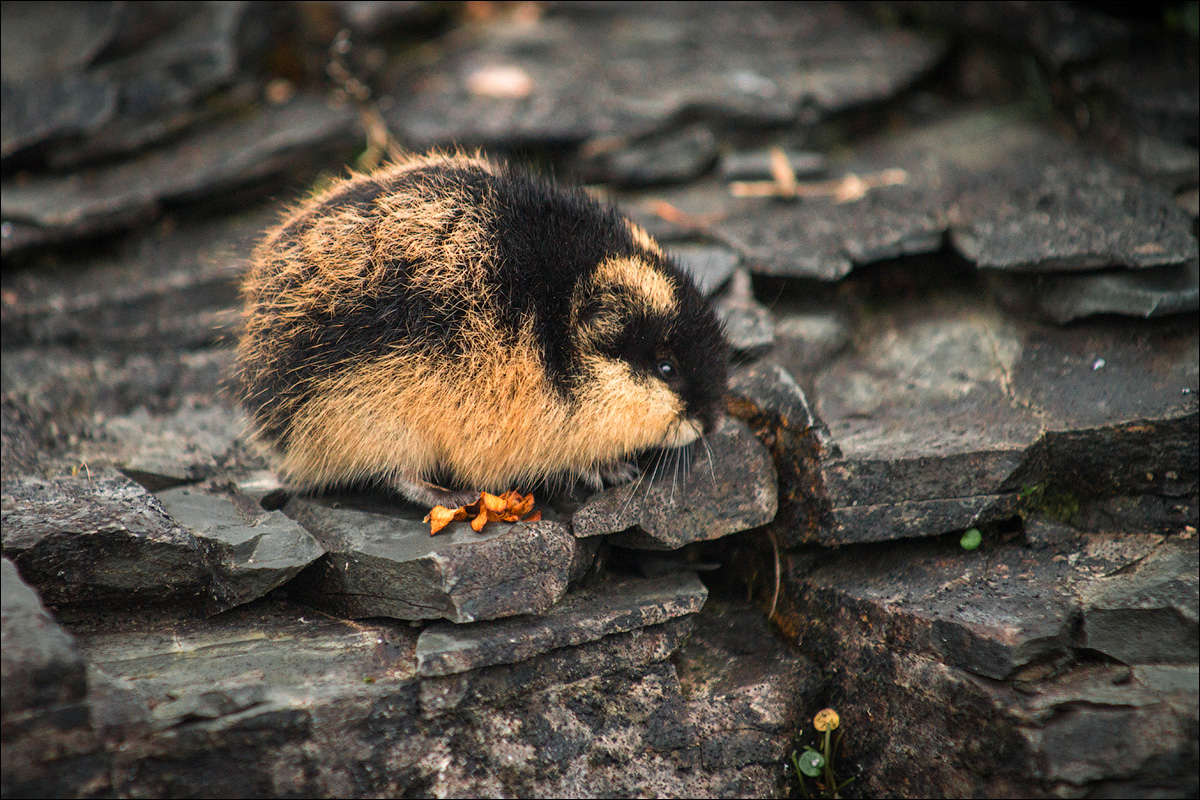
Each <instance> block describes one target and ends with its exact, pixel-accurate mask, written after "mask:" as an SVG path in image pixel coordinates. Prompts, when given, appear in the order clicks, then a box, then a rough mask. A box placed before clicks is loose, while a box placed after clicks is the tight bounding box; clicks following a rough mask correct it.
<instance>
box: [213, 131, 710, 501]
mask: <svg viewBox="0 0 1200 800" xmlns="http://www.w3.org/2000/svg"><path fill="white" fill-rule="evenodd" d="M242 294H243V301H244V329H243V333H242V337H241V341H240V343H239V346H238V351H237V362H238V382H239V385H240V400H241V402H242V404H243V406H244V407H245V408H246V409H247V411H248V413H249V416H250V418H251V425H252V428H253V431H252V432H253V437H254V439H255V440H256V441H257V442H259V443H260V444H262V445H264V446H265V447H266V448H267V450H268V451H270V452H271V453H272V455H273V456H274V458H275V460H276V465H277V467H278V469H279V471H280V473H281V477H282V478H283V479H284V480H285V481H286V482H288V483H289V484H291V485H292V486H293V487H295V488H298V489H302V490H320V489H328V488H334V487H339V486H346V485H362V484H363V483H369V484H377V485H382V486H384V487H390V488H391V489H393V490H395V491H397V492H399V493H400V494H402V495H403V496H405V497H407V498H408V499H410V500H412V501H415V502H417V503H421V504H426V505H434V504H442V505H447V506H451V505H461V504H463V503H466V502H469V501H470V500H472V499H474V498H476V497H478V492H479V491H480V490H486V491H489V492H493V493H499V492H502V491H506V490H508V489H511V488H518V487H520V488H524V489H532V487H534V486H535V485H539V484H541V485H557V486H560V487H561V486H562V485H563V484H564V483H570V485H574V482H575V480H576V479H583V480H584V481H585V482H586V483H587V484H588V485H589V486H591V487H593V488H601V487H602V485H603V483H604V482H605V481H607V482H609V483H617V482H621V481H623V480H628V479H630V478H631V477H632V476H633V475H635V474H636V468H634V467H633V466H632V462H631V461H630V459H633V458H636V456H637V455H638V454H639V453H642V452H645V451H647V450H650V449H654V448H678V447H682V446H685V445H689V444H690V443H691V442H693V441H694V440H695V439H697V438H698V437H700V436H702V435H703V434H706V433H708V432H711V431H712V430H714V429H715V428H716V427H717V425H718V424H719V423H720V421H721V418H722V409H723V403H724V394H725V387H726V371H727V362H728V353H729V348H728V345H727V344H726V341H725V338H724V334H723V332H722V328H721V325H720V323H719V322H718V320H717V318H716V316H715V315H714V313H713V311H712V310H711V308H710V307H709V304H708V303H707V301H706V300H705V298H704V296H703V295H702V294H701V293H700V292H699V290H698V289H697V288H696V286H695V285H694V283H693V282H692V280H691V278H690V277H689V276H688V275H687V273H685V272H684V271H682V270H681V269H680V268H679V267H678V265H677V264H676V263H674V262H673V261H672V259H671V258H670V257H668V256H667V255H666V253H664V251H663V250H662V248H661V247H659V245H658V244H657V243H656V242H655V241H654V240H653V239H652V238H651V237H650V236H649V235H648V234H647V232H646V231H645V230H644V229H643V228H641V227H639V226H637V225H635V224H634V223H632V222H631V221H629V220H627V219H626V218H624V217H622V216H621V215H620V214H619V213H618V212H617V211H616V209H615V208H613V207H611V206H608V205H603V204H601V203H600V202H598V201H596V200H594V199H593V198H591V197H590V196H588V195H587V194H586V193H585V192H583V191H582V190H578V189H563V188H559V187H558V186H557V185H555V184H554V183H552V182H551V181H550V180H548V179H545V178H542V177H540V176H537V175H535V174H533V173H530V172H527V171H524V170H522V169H520V168H517V167H513V166H510V165H507V164H501V163H496V162H493V161H490V160H488V159H486V158H484V157H483V156H481V155H478V154H474V155H471V154H465V153H461V152H452V153H440V152H434V153H429V154H424V155H412V156H407V157H405V158H403V159H402V160H399V161H397V162H396V163H394V164H391V165H388V166H385V167H382V168H380V169H378V170H376V171H374V172H370V173H364V174H353V175H350V176H349V177H346V178H343V179H339V180H337V181H336V182H335V183H334V184H333V185H332V186H330V187H328V188H326V189H325V190H324V191H321V192H319V193H318V194H316V195H315V196H313V197H311V198H310V199H308V200H307V201H304V202H302V203H300V204H299V205H297V206H296V207H294V208H293V209H292V210H291V211H290V212H289V213H287V214H286V216H285V217H284V218H283V220H282V222H281V223H279V224H278V225H277V226H275V227H274V228H272V229H271V230H269V231H268V232H267V233H266V235H265V237H264V239H263V240H262V241H261V243H260V244H259V245H258V246H257V247H256V248H255V250H254V254H253V257H252V263H251V267H250V269H249V271H248V273H247V276H246V279H245V282H244V284H243V289H242Z"/></svg>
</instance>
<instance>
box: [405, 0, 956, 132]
mask: <svg viewBox="0 0 1200 800" xmlns="http://www.w3.org/2000/svg"><path fill="white" fill-rule="evenodd" d="M554 12H557V13H553V12H552V13H550V14H547V15H545V16H543V17H541V18H540V19H537V20H536V21H535V22H532V23H526V24H521V23H519V22H495V23H492V24H489V25H483V26H480V28H479V29H478V30H476V31H473V32H467V33H464V35H462V36H460V37H459V38H457V39H456V40H452V41H450V42H447V47H446V49H445V51H444V52H443V53H441V54H440V55H439V57H438V58H436V59H435V60H434V61H433V63H431V64H429V65H428V66H426V67H425V69H423V70H421V71H420V72H419V73H418V74H416V75H415V76H413V78H412V80H411V82H409V83H407V84H405V85H402V86H400V87H397V90H396V91H395V92H394V96H395V97H396V104H395V107H394V109H393V110H392V111H391V112H389V114H388V120H389V122H390V123H391V125H393V126H394V128H395V129H396V130H398V131H400V132H401V136H402V138H404V139H405V140H406V141H410V142H415V143H417V144H418V145H419V146H427V145H433V144H448V143H451V142H459V143H462V144H464V145H481V146H484V147H513V146H519V145H547V144H575V143H580V142H584V141H587V140H594V139H596V138H599V137H607V136H614V135H619V136H622V137H627V138H633V137H639V136H643V135H648V134H652V133H656V132H660V131H662V130H665V129H666V128H667V127H669V126H670V125H672V124H674V123H675V121H676V120H678V119H680V118H681V117H685V116H686V117H690V118H692V119H698V120H699V121H703V122H708V121H721V122H724V121H726V120H729V121H736V122H737V123H738V124H739V125H741V126H743V127H762V126H767V125H781V124H788V123H791V122H795V121H797V120H798V119H799V120H800V121H803V122H805V123H811V122H816V121H817V120H819V119H821V118H823V117H825V116H827V115H829V114H833V113H836V112H838V111H842V110H844V109H847V108H852V107H855V106H860V105H863V104H866V103H870V102H873V101H878V100H882V99H884V98H887V97H890V96H891V95H893V94H895V93H896V92H898V91H900V90H901V89H902V88H903V87H905V86H907V85H909V84H910V83H911V82H912V81H914V80H915V79H916V78H917V77H919V76H920V75H921V74H923V73H925V72H926V71H927V70H929V69H930V68H931V67H932V66H933V64H934V63H935V62H936V61H937V60H938V59H939V57H940V55H941V52H942V50H941V48H940V47H939V46H938V45H937V44H935V43H933V42H931V41H928V40H925V39H922V38H919V37H917V36H915V35H913V34H911V33H909V32H907V31H902V30H896V29H891V30H889V29H883V28H881V27H879V26H877V25H875V24H873V23H872V22H871V21H869V20H868V19H867V18H866V17H865V16H859V15H858V14H856V13H854V12H853V11H850V10H848V9H846V8H845V7H843V6H837V5H828V6H773V5H767V4H763V5H755V6H753V7H747V6H742V5H738V4H728V5H727V4H717V3H710V4H707V5H705V6H703V7H697V8H689V9H687V10H686V11H685V10H683V9H682V8H675V7H672V6H653V7H650V6H646V7H639V8H635V9H629V8H626V7H620V8H617V7H614V8H609V9H605V10H604V11H602V12H600V13H593V12H592V11H590V10H582V9H580V10H578V11H577V10H575V9H573V8H572V7H570V6H566V5H564V6H560V7H558V8H556V9H554ZM845 53H856V54H857V56H858V57H857V58H855V59H853V60H851V61H847V60H846V59H845V58H844V57H843V54H845ZM505 70H507V72H504V73H503V74H514V75H520V76H521V78H520V80H519V81H518V82H510V84H511V85H510V84H505V85H504V87H503V90H500V89H496V88H494V87H493V88H489V87H492V84H488V83H485V82H483V81H480V80H479V79H478V76H480V75H487V74H501V72H502V71H505Z"/></svg>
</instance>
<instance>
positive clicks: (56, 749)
mask: <svg viewBox="0 0 1200 800" xmlns="http://www.w3.org/2000/svg"><path fill="white" fill-rule="evenodd" d="M0 583H2V585H3V591H2V592H0V597H2V603H0V641H2V643H3V646H2V647H0V674H2V676H3V683H2V690H0V701H2V703H0V729H2V731H3V737H0V753H2V755H3V758H2V759H0V764H2V766H0V785H2V786H3V791H4V795H5V796H6V797H17V796H49V795H54V796H59V797H61V796H65V795H67V794H75V793H77V792H78V791H79V787H82V786H85V785H87V784H89V783H91V782H93V781H96V780H97V779H99V780H103V775H104V771H105V768H106V766H107V765H106V763H105V759H104V758H103V754H102V752H100V743H99V742H98V741H97V740H96V737H94V736H93V735H92V733H91V730H90V725H89V723H88V708H87V706H86V704H85V702H84V698H85V694H86V692H87V682H86V678H85V669H84V662H83V658H82V656H81V655H80V652H79V648H78V646H77V644H76V642H75V639H74V637H72V636H71V635H70V634H69V633H67V632H66V631H65V630H63V629H62V628H61V627H60V626H59V625H58V623H57V622H55V621H54V619H53V618H52V617H51V616H50V615H49V614H48V613H47V612H46V609H45V608H44V607H43V606H42V603H41V600H40V599H39V598H38V596H37V593H36V592H35V591H34V590H33V589H32V588H31V587H30V586H29V585H28V584H26V583H25V582H24V581H23V580H21V576H20V575H19V574H18V573H17V570H16V567H15V566H13V563H12V562H11V561H9V560H8V559H7V558H5V559H4V560H3V562H2V563H0Z"/></svg>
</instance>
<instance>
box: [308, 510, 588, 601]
mask: <svg viewBox="0 0 1200 800" xmlns="http://www.w3.org/2000/svg"><path fill="white" fill-rule="evenodd" d="M284 512H285V513H286V514H288V515H289V516H290V517H292V518H293V519H295V520H296V521H297V522H299V523H300V524H301V525H303V526H304V527H305V528H307V529H308V530H309V531H310V532H312V534H313V535H314V536H315V537H316V538H317V540H318V541H319V542H321V544H322V546H323V547H324V548H325V550H326V554H325V556H324V557H323V558H322V559H321V560H320V561H319V562H318V563H317V564H315V565H313V567H312V569H311V570H309V571H308V572H307V573H306V574H305V575H304V576H303V578H302V580H300V581H299V582H298V583H297V584H296V586H295V590H296V591H297V592H299V593H300V595H301V596H302V597H304V598H306V599H307V600H308V601H309V602H311V603H314V604H316V605H318V606H320V607H321V608H325V609H328V610H331V611H332V612H333V613H336V614H339V615H342V616H348V617H380V616H384V617H396V618H398V619H438V618H445V619H449V620H453V621H454V622H474V621H476V620H487V619H495V618H497V617H508V616H512V615H514V614H536V613H538V612H541V611H545V610H546V609H548V608H550V606H551V605H553V604H554V602H555V601H557V600H558V599H559V598H560V597H562V595H563V593H564V592H566V590H567V582H568V580H569V578H570V570H571V564H572V561H573V559H574V556H575V548H576V544H575V537H573V536H571V533H570V531H569V530H568V529H567V527H566V526H565V525H563V524H562V523H558V522H552V521H550V520H544V521H541V522H519V523H515V524H509V523H493V524H492V525H490V526H488V527H486V528H484V530H483V532H482V533H475V532H474V531H473V530H471V528H470V526H469V525H467V524H466V523H465V522H462V523H451V524H450V526H448V527H447V528H446V529H444V530H443V531H441V532H440V533H439V534H438V535H437V536H430V535H429V523H427V522H422V521H421V518H422V517H423V516H424V512H423V511H421V510H418V509H415V508H412V507H409V506H407V505H405V504H397V503H395V502H393V503H386V502H376V503H372V502H370V501H369V500H362V501H360V500H354V499H352V498H342V499H341V500H340V501H330V500H324V499H317V498H305V497H296V498H293V499H292V500H290V501H289V502H288V504H287V505H286V506H285V507H284Z"/></svg>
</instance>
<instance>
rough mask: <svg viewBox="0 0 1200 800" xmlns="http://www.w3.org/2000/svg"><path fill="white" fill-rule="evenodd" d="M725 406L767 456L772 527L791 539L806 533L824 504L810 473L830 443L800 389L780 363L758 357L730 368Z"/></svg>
mask: <svg viewBox="0 0 1200 800" xmlns="http://www.w3.org/2000/svg"><path fill="white" fill-rule="evenodd" d="M726 407H727V408H728V410H729V413H731V414H733V415H734V416H736V417H737V418H738V419H740V420H742V422H744V423H745V424H746V425H747V426H749V428H750V430H751V431H753V432H754V435H755V436H756V437H757V438H758V440H759V441H761V442H762V443H763V444H765V445H766V446H767V448H768V449H769V450H770V452H771V458H772V460H773V461H774V464H775V472H776V474H777V475H778V479H779V490H778V497H779V502H778V516H777V517H776V520H775V523H774V525H775V527H776V529H778V530H782V531H793V532H794V533H792V534H791V537H792V538H798V537H799V536H800V535H801V534H799V533H798V532H800V531H805V532H807V533H808V535H811V534H812V532H813V531H814V530H815V528H816V526H817V525H818V524H819V522H820V520H822V519H824V516H825V514H826V512H827V509H828V506H829V500H828V498H827V496H826V495H825V494H824V492H823V491H822V490H821V488H820V487H819V486H816V485H814V480H813V475H814V474H816V473H817V471H818V470H819V465H818V459H819V458H820V456H821V454H822V453H823V452H824V450H825V449H826V448H828V447H829V446H830V445H829V433H828V431H827V430H825V428H824V425H822V424H821V422H820V421H819V420H818V419H817V418H816V415H815V413H814V412H813V410H812V408H811V407H810V405H809V402H808V398H807V397H806V396H805V394H804V390H803V389H801V388H800V386H799V385H798V384H797V383H796V381H795V380H793V379H792V376H791V375H790V374H789V373H788V372H787V371H786V370H784V369H783V368H782V367H781V366H779V364H777V363H775V362H774V361H772V360H770V359H763V360H761V361H758V362H755V363H753V364H749V365H745V366H742V367H739V368H738V369H735V370H733V372H732V373H731V374H730V376H729V388H728V393H727V395H726Z"/></svg>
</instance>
